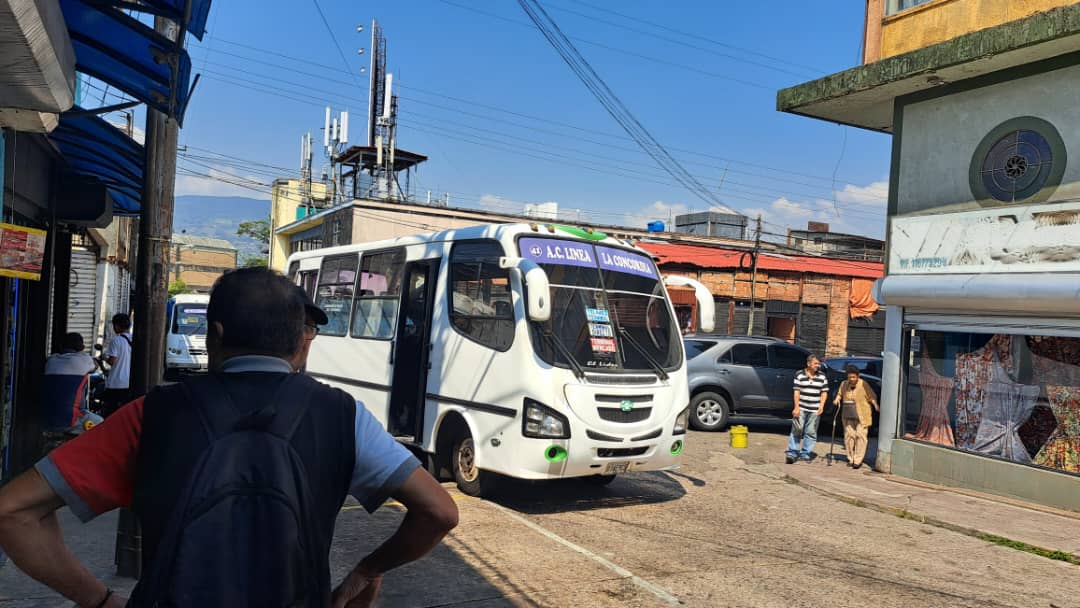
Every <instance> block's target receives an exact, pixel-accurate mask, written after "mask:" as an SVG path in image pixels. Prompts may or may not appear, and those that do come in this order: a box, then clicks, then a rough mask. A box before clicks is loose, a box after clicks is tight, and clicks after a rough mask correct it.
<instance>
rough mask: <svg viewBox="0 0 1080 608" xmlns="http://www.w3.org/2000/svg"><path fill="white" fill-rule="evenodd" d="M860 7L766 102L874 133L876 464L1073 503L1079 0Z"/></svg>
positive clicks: (1078, 493)
mask: <svg viewBox="0 0 1080 608" xmlns="http://www.w3.org/2000/svg"><path fill="white" fill-rule="evenodd" d="M868 7H869V9H870V12H869V13H868V15H867V36H868V37H871V36H872V35H873V36H876V37H877V38H878V39H880V42H878V43H874V44H876V45H877V46H878V48H879V49H880V56H881V57H882V58H881V59H880V60H878V61H873V62H870V63H867V64H866V65H864V66H862V67H859V68H854V69H852V70H848V71H846V72H843V73H840V74H836V75H832V76H827V77H825V78H822V79H820V80H817V81H814V82H810V83H806V84H803V85H799V86H796V87H793V88H791V89H786V90H783V91H781V92H780V93H779V95H778V107H779V108H780V109H781V110H783V111H788V112H793V113H798V114H802V115H807V116H813V117H816V118H822V119H825V120H831V121H835V122H842V123H844V124H849V125H854V126H858V127H862V128H866V129H872V130H877V131H882V132H887V133H891V134H892V138H893V149H892V150H893V151H892V171H891V175H890V188H889V204H888V222H889V227H888V241H889V254H888V258H887V260H886V271H887V275H886V277H885V278H884V279H883V280H882V281H880V282H879V283H878V284H877V285H876V287H875V296H876V298H877V300H879V301H880V302H881V303H882V304H883V305H885V306H887V315H886V326H885V333H886V358H885V366H884V378H883V383H882V393H883V394H882V399H881V405H882V413H881V424H880V434H879V454H878V467H879V468H881V469H882V470H885V471H891V472H893V473H896V474H900V475H904V476H909V477H914V478H916V479H920V480H924V481H930V482H935V483H944V484H950V485H956V486H960V487H966V488H972V489H977V490H982V491H988V492H993V493H998V494H1002V495H1007V496H1013V497H1018V498H1023V499H1027V500H1033V501H1036V502H1041V503H1044V504H1047V505H1051V506H1055V507H1059V508H1065V509H1072V510H1080V297H1078V296H1077V285H1080V114H1078V113H1077V111H1076V107H1077V105H1076V93H1075V92H1076V91H1077V90H1078V89H1080V4H1075V3H1069V2H1049V1H1046V2H1037V1H1032V2H981V1H976V0H951V1H950V0H935V1H931V2H925V3H919V4H918V6H913V7H911V8H907V9H906V10H904V11H899V12H896V13H895V14H883V12H882V11H883V10H884V6H883V5H882V3H880V2H874V1H871V2H869V3H868ZM994 7H996V9H997V10H993V8H994ZM915 23H923V24H924V25H921V26H918V27H917V28H916V29H918V30H919V31H920V32H922V34H921V35H918V36H912V35H908V36H907V37H906V38H905V40H904V41H903V44H901V42H900V40H899V37H898V36H897V37H894V34H893V31H892V30H893V28H897V29H896V31H897V32H899V31H901V28H907V27H916V26H915V25H913V24H915ZM931 24H939V25H938V26H932V25H931ZM879 25H880V26H881V31H878V32H876V33H875V31H876V30H875V28H877V27H878V26H879ZM874 44H871V41H869V40H868V43H867V47H868V49H869V48H871V47H872V46H874ZM868 58H869V59H873V58H874V55H873V54H871V55H870V56H869V57H868Z"/></svg>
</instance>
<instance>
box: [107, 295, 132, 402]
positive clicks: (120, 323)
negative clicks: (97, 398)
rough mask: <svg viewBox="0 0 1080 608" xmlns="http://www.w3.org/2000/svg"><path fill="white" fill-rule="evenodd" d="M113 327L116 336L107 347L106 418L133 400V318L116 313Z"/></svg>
mask: <svg viewBox="0 0 1080 608" xmlns="http://www.w3.org/2000/svg"><path fill="white" fill-rule="evenodd" d="M112 325H113V333H115V334H116V335H115V336H113V338H112V340H110V341H109V345H108V346H107V347H105V363H108V364H109V377H108V378H106V379H105V395H104V396H103V397H102V401H103V402H104V403H103V404H102V409H103V412H102V414H103V415H104V416H105V417H106V418H108V417H109V415H110V414H112V413H113V412H115V411H116V410H118V409H120V406H122V405H124V404H125V403H127V402H128V401H130V400H131V399H130V390H129V389H130V384H129V377H130V375H131V318H130V317H128V315H126V314H124V313H122V312H120V313H116V314H115V315H113V318H112Z"/></svg>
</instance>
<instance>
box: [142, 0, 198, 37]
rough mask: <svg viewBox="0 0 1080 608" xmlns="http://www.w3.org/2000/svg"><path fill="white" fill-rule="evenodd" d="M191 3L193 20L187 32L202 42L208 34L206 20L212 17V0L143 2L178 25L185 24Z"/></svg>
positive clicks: (190, 20) (148, 0) (146, 0)
mask: <svg viewBox="0 0 1080 608" xmlns="http://www.w3.org/2000/svg"><path fill="white" fill-rule="evenodd" d="M189 2H190V3H191V18H190V19H189V20H188V21H187V31H188V33H189V34H191V35H192V36H195V37H196V38H198V39H199V40H202V38H203V35H204V34H205V33H206V18H207V16H209V15H210V2H211V0H143V2H142V3H143V4H145V5H146V6H147V7H149V8H151V9H153V10H155V11H159V12H160V14H161V16H163V17H168V18H169V19H171V20H173V21H175V22H176V23H184V17H185V15H186V13H187V5H188V3H189Z"/></svg>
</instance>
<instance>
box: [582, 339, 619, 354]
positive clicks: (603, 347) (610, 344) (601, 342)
mask: <svg viewBox="0 0 1080 608" xmlns="http://www.w3.org/2000/svg"><path fill="white" fill-rule="evenodd" d="M589 341H590V343H591V344H592V349H593V352H594V353H613V352H616V348H615V339H614V338H590V339H589Z"/></svg>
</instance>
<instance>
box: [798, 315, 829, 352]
mask: <svg viewBox="0 0 1080 608" xmlns="http://www.w3.org/2000/svg"><path fill="white" fill-rule="evenodd" d="M828 333H829V307H828V306H823V305H820V304H803V306H802V311H801V312H800V313H799V324H798V338H797V339H796V341H795V343H796V344H798V345H799V346H801V347H803V348H805V349H807V350H809V351H810V352H812V353H816V354H817V355H818V356H824V353H825V342H826V337H827V335H828Z"/></svg>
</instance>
